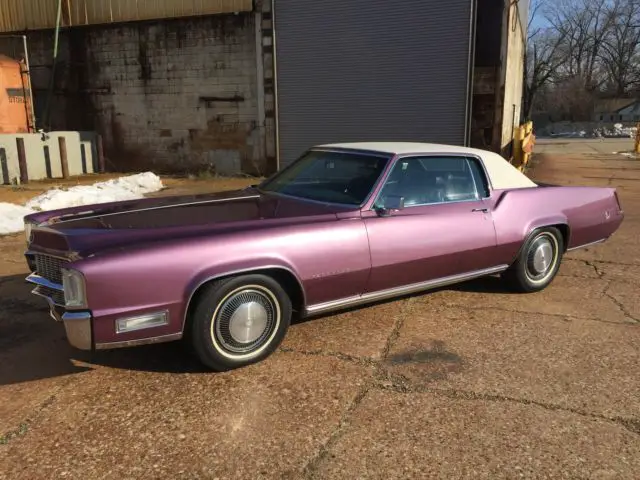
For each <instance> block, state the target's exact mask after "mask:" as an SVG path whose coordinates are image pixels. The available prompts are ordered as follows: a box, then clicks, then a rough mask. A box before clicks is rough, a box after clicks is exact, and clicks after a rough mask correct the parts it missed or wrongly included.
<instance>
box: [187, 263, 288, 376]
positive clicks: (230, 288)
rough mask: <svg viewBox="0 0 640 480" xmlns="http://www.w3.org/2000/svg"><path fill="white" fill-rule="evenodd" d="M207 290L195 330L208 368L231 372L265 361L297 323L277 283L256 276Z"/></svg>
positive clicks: (196, 342) (193, 340)
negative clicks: (290, 327) (292, 318)
mask: <svg viewBox="0 0 640 480" xmlns="http://www.w3.org/2000/svg"><path fill="white" fill-rule="evenodd" d="M205 288H206V290H205V291H204V292H203V294H202V295H200V297H199V299H198V304H197V305H196V308H195V310H194V313H193V316H192V318H191V321H192V322H193V324H192V328H191V329H190V333H191V343H192V345H193V347H194V350H195V353H196V355H197V356H198V358H199V359H200V361H201V362H202V363H203V364H205V365H206V366H207V367H209V368H211V369H212V370H214V371H225V370H231V369H234V368H239V367H243V366H246V365H249V364H252V363H256V362H259V361H261V360H264V359H265V358H266V357H268V356H269V355H271V353H273V351H274V350H275V349H276V348H278V346H279V345H280V343H281V342H282V340H283V339H284V336H285V334H286V332H287V330H288V328H289V324H290V322H291V300H290V298H289V296H288V295H287V293H286V292H285V291H284V289H283V288H282V286H281V285H280V284H279V283H278V282H277V281H275V280H274V279H273V278H271V277H269V276H266V275H253V274H252V275H242V276H238V277H233V278H229V279H224V280H219V281H216V282H214V283H212V284H210V285H208V286H207V287H205Z"/></svg>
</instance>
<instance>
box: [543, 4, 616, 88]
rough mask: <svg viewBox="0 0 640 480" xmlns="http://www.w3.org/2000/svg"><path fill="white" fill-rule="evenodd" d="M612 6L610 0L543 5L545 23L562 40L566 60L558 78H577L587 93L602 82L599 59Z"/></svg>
mask: <svg viewBox="0 0 640 480" xmlns="http://www.w3.org/2000/svg"><path fill="white" fill-rule="evenodd" d="M614 3H615V2H614ZM611 4H612V2H611V1H610V0H559V1H558V2H554V3H553V4H551V3H549V4H547V5H546V6H545V9H544V13H545V16H546V19H547V21H548V22H549V23H550V24H551V26H552V28H553V29H554V30H555V31H557V32H558V34H559V35H560V36H562V37H563V38H564V42H563V44H562V47H561V48H562V50H564V55H565V56H566V58H567V61H566V62H565V64H563V65H562V66H561V68H559V71H558V76H559V77H560V76H563V77H565V78H572V79H574V78H575V77H578V78H580V79H582V81H583V84H584V88H585V89H587V90H595V89H597V88H598V87H599V86H600V85H601V84H602V83H603V82H604V79H603V78H602V77H601V76H599V75H598V73H600V72H599V68H598V67H599V64H598V58H599V55H600V51H601V49H602V45H603V42H604V40H605V38H606V37H607V35H608V34H609V32H610V30H611V27H612V24H613V21H614V17H615V7H614V9H613V10H612V6H611Z"/></svg>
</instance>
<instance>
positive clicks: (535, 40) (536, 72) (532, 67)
mask: <svg viewBox="0 0 640 480" xmlns="http://www.w3.org/2000/svg"><path fill="white" fill-rule="evenodd" d="M531 7H532V8H531V11H530V14H529V25H528V29H527V31H528V32H529V33H528V38H527V49H526V52H525V64H524V102H523V103H524V105H523V113H524V117H525V118H531V112H532V110H533V105H534V102H535V99H536V95H537V94H538V92H539V91H540V89H541V88H543V87H544V86H545V85H546V84H547V83H549V82H550V81H551V80H552V78H553V77H554V75H555V74H556V72H557V71H558V69H559V68H560V67H562V66H563V65H565V64H566V63H567V58H568V57H567V54H566V51H564V50H563V46H564V45H565V39H566V32H559V31H557V30H555V29H553V28H548V27H544V28H543V27H536V28H534V27H533V24H534V20H535V19H536V17H537V15H538V14H539V12H540V11H541V9H542V8H543V7H544V0H535V1H534V2H532V5H531Z"/></svg>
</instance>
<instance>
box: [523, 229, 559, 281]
mask: <svg viewBox="0 0 640 480" xmlns="http://www.w3.org/2000/svg"><path fill="white" fill-rule="evenodd" d="M554 256H555V251H554V244H553V242H552V240H551V239H550V238H549V237H548V236H546V235H544V236H540V237H538V238H537V239H536V240H535V241H534V242H533V244H532V245H531V248H530V249H529V255H528V261H527V270H528V271H529V274H530V276H531V277H532V278H533V279H539V278H540V277H544V276H546V275H547V274H548V273H549V271H550V270H551V268H552V267H553V264H554Z"/></svg>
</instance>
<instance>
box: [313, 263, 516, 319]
mask: <svg viewBox="0 0 640 480" xmlns="http://www.w3.org/2000/svg"><path fill="white" fill-rule="evenodd" d="M507 268H509V265H498V266H497V267H492V268H487V269H484V270H476V271H473V272H468V273H462V274H459V275H452V276H449V277H443V278H437V279H435V280H429V281H428V282H421V283H413V284H411V285H403V286H402V287H395V288H390V289H387V290H380V291H378V292H372V293H365V294H364V295H359V296H356V297H348V298H341V299H339V300H333V301H331V302H326V303H320V304H317V305H309V306H308V307H307V308H306V309H305V314H306V315H315V314H318V313H326V312H331V311H335V310H340V309H342V308H346V307H353V306H357V305H362V304H365V303H371V302H376V301H379V300H387V299H390V298H394V297H399V296H401V295H407V294H410V293H417V292H420V291H424V290H431V289H434V288H439V287H445V286H447V285H452V284H455V283H460V282H464V281H467V280H472V279H474V278H479V277H484V276H487V275H492V274H494V273H500V272H504V271H505V270H506V269H507Z"/></svg>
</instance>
